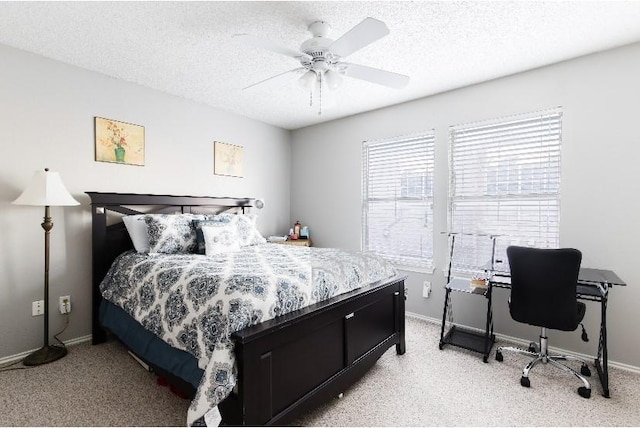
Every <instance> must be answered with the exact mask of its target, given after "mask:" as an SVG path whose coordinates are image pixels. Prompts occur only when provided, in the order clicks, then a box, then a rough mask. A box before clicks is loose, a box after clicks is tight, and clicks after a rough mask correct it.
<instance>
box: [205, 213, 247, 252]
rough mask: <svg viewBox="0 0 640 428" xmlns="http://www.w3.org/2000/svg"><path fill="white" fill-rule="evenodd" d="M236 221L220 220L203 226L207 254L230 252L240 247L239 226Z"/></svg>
mask: <svg viewBox="0 0 640 428" xmlns="http://www.w3.org/2000/svg"><path fill="white" fill-rule="evenodd" d="M234 223H235V221H231V222H229V223H220V222H218V223H211V224H209V225H205V226H202V235H203V236H204V243H205V254H206V255H207V256H213V255H215V254H222V253H228V252H231V251H237V250H239V249H240V241H239V240H238V228H237V227H236V225H235V224H234Z"/></svg>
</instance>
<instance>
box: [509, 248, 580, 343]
mask: <svg viewBox="0 0 640 428" xmlns="http://www.w3.org/2000/svg"><path fill="white" fill-rule="evenodd" d="M507 258H508V260H509V267H510V270H511V300H510V304H509V310H510V312H511V317H512V318H513V319H514V320H516V321H518V322H522V323H526V324H531V325H535V326H538V327H546V328H552V329H556V330H564V331H573V330H575V329H576V328H577V327H578V325H579V323H580V321H582V317H581V316H579V311H578V301H577V298H576V287H577V285H578V273H579V271H580V262H581V261H582V253H581V252H580V251H579V250H576V249H573V248H560V249H542V248H528V247H517V246H510V247H508V248H507ZM583 312H584V311H583ZM582 315H583V316H584V313H583V314H582Z"/></svg>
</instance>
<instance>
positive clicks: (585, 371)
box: [580, 364, 591, 376]
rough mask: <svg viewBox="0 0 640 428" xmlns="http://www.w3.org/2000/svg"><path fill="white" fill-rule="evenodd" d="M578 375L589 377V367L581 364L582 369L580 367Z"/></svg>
mask: <svg viewBox="0 0 640 428" xmlns="http://www.w3.org/2000/svg"><path fill="white" fill-rule="evenodd" d="M580 374H581V375H582V376H591V370H589V366H587V365H586V364H583V365H582V367H580Z"/></svg>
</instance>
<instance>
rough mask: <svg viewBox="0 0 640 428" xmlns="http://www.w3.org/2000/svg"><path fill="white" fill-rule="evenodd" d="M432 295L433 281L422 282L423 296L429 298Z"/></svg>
mask: <svg viewBox="0 0 640 428" xmlns="http://www.w3.org/2000/svg"><path fill="white" fill-rule="evenodd" d="M430 295H431V282H430V281H425V282H424V283H423V284H422V297H424V298H425V299H428V298H429V296H430Z"/></svg>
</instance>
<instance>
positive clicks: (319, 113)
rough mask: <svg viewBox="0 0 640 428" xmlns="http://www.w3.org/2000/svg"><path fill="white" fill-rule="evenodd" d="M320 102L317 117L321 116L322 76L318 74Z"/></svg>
mask: <svg viewBox="0 0 640 428" xmlns="http://www.w3.org/2000/svg"><path fill="white" fill-rule="evenodd" d="M319 80H320V82H319V83H320V102H319V106H318V116H320V115H322V74H320V78H319Z"/></svg>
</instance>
